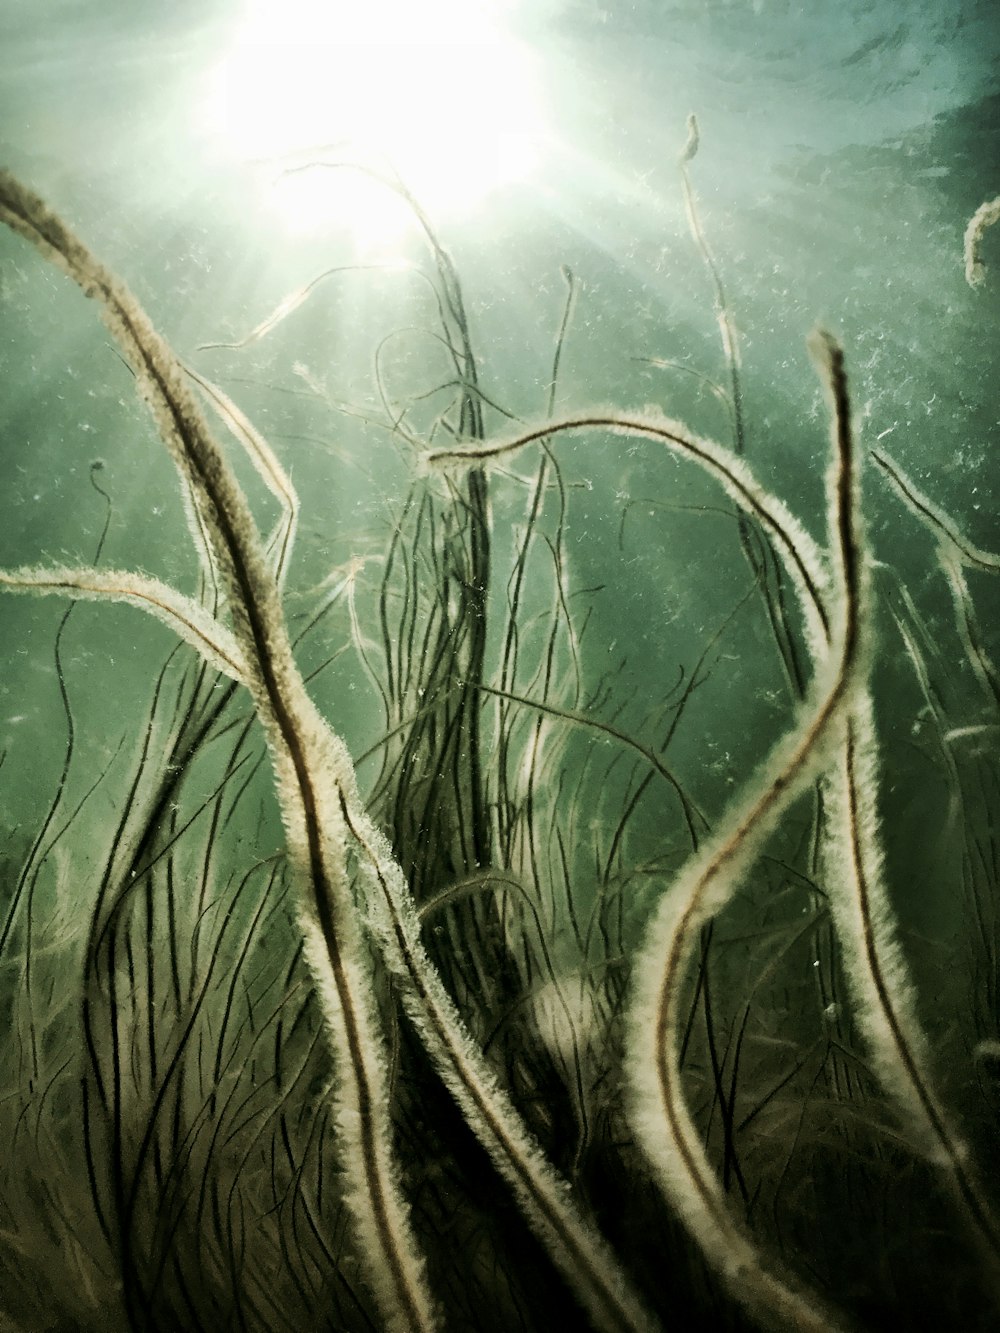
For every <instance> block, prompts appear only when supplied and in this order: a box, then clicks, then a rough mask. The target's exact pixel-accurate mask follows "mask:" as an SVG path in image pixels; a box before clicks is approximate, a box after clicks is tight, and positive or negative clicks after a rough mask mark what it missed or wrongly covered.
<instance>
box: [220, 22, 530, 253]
mask: <svg viewBox="0 0 1000 1333" xmlns="http://www.w3.org/2000/svg"><path fill="white" fill-rule="evenodd" d="M510 3H511V0H493V2H492V3H490V2H489V0H480V2H479V3H472V2H471V0H426V3H424V4H421V5H414V4H413V3H412V0H410V3H406V0H367V3H365V4H359V3H351V4H346V3H343V2H342V0H340V2H338V0H334V2H333V3H330V0H326V3H324V0H280V3H279V0H249V3H248V7H247V12H246V17H245V21H244V23H243V24H242V26H241V28H240V29H239V31H238V33H237V35H236V38H235V40H234V42H233V44H232V46H231V47H230V49H229V51H228V52H227V53H226V54H225V56H224V57H223V58H222V60H221V61H220V62H219V64H218V65H217V66H216V68H215V69H214V71H213V73H212V77H211V84H210V90H209V96H208V102H207V105H206V120H207V124H208V128H209V129H210V130H211V131H212V132H213V133H215V134H218V135H220V136H221V137H222V138H223V139H224V141H225V143H226V145H227V150H228V151H229V152H232V153H233V154H234V155H236V156H238V157H240V158H241V159H243V160H247V161H258V162H262V163H266V164H267V165H268V166H269V167H270V168H271V169H272V176H271V178H272V179H276V180H277V184H276V188H275V195H274V202H275V206H276V207H278V208H279V210H280V211H281V212H282V214H283V215H284V217H285V220H286V222H287V223H288V225H289V226H291V227H293V228H294V229H297V230H307V229H311V228H313V227H317V226H321V225H325V224H326V223H328V222H329V221H331V220H333V219H334V218H337V219H339V220H340V221H341V222H344V221H347V218H346V217H345V213H347V212H351V217H350V224H351V225H352V227H353V229H354V231H355V234H356V235H357V236H358V238H359V241H361V242H363V243H365V244H367V243H369V242H373V243H375V244H382V243H384V241H385V239H386V233H387V232H391V231H392V230H393V229H394V228H395V227H396V226H397V225H398V223H399V219H400V217H401V214H400V212H399V210H398V209H395V208H394V207H393V205H392V203H391V202H389V201H386V200H384V198H383V199H382V201H381V202H379V194H378V192H376V191H373V190H370V189H365V188H364V187H363V186H359V184H358V180H357V173H354V172H340V171H330V170H328V169H319V168H318V169H316V170H309V169H305V170H296V171H295V172H293V173H291V174H290V175H283V174H282V173H281V167H282V166H283V165H287V164H291V163H294V164H295V165H296V166H297V167H302V166H303V165H307V164H308V163H309V162H310V161H311V160H312V159H313V158H315V160H317V161H320V160H321V161H324V162H329V161H332V160H335V159H336V157H337V155H338V154H342V155H343V156H344V157H345V158H349V159H351V160H354V161H360V160H368V161H372V162H374V163H376V164H384V163H386V162H388V163H391V166H392V168H393V169H394V170H395V171H397V172H398V173H399V175H400V177H401V178H402V179H403V180H404V181H405V182H406V184H407V185H408V186H409V187H410V189H412V191H413V192H414V194H415V195H416V196H417V197H418V198H419V199H420V200H421V202H422V203H423V204H424V205H425V206H426V207H427V208H428V210H429V211H430V212H431V213H432V214H433V215H434V216H435V217H436V218H441V217H442V216H444V215H450V216H454V215H455V214H456V213H463V212H466V211H469V210H471V209H473V208H474V207H476V205H477V204H479V203H481V201H482V200H483V198H484V197H485V196H486V195H487V194H489V193H490V191H492V190H494V189H496V188H497V187H498V186H501V185H503V184H506V183H508V182H510V181H513V180H517V179H523V178H524V177H525V176H527V175H529V174H530V173H531V171H532V170H533V169H534V168H535V167H536V165H537V162H538V158H539V153H540V145H541V142H542V139H543V137H544V125H543V119H542V112H541V101H540V97H539V95H538V79H537V77H536V74H535V70H534V65H533V61H532V59H531V55H530V52H529V51H528V50H527V49H526V48H525V47H524V46H523V45H522V44H520V43H519V42H518V41H517V40H516V39H514V38H513V37H512V36H510V35H508V33H507V32H506V31H505V28H504V19H505V17H506V16H507V14H508V13H509V8H510ZM331 145H336V148H331V147H330V146H331ZM352 177H353V178H354V179H353V180H352V179H351V178H352ZM385 193H386V192H384V191H383V192H382V195H383V196H384V194H385ZM383 209H384V210H385V212H384V216H381V215H380V214H381V211H382V210H383ZM352 210H353V211H352Z"/></svg>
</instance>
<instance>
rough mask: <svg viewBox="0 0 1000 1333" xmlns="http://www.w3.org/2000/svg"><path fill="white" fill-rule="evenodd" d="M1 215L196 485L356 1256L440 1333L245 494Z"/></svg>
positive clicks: (309, 731)
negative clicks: (270, 817) (64, 295)
mask: <svg viewBox="0 0 1000 1333" xmlns="http://www.w3.org/2000/svg"><path fill="white" fill-rule="evenodd" d="M0 220H2V221H4V222H6V223H7V225H9V226H10V227H11V228H12V229H13V230H14V231H16V232H18V233H19V234H20V235H22V236H23V237H25V238H26V239H27V240H28V241H30V242H31V243H32V244H33V245H34V246H35V247H36V248H37V249H38V250H39V251H40V252H41V253H42V254H43V255H44V256H45V257H46V258H49V259H51V260H52V261H53V262H55V263H56V264H57V265H58V266H59V267H60V268H62V269H64V270H65V271H66V272H67V273H68V274H69V276H70V277H72V278H73V279H74V281H76V282H77V283H78V284H79V286H80V287H81V288H82V290H83V291H84V293H85V294H86V295H87V296H91V297H95V298H96V299H97V300H98V301H99V302H100V305H101V307H102V311H103V314H104V317H105V321H106V323H107V324H108V326H109V328H110V330H111V332H112V334H113V335H114V336H115V338H116V340H117V342H118V344H119V346H120V347H121V349H122V352H123V353H124V355H125V357H126V360H127V361H128V363H129V365H130V366H131V368H132V370H133V371H134V373H135V375H136V378H137V382H138V385H139V388H140V391H141V393H142V394H143V396H144V398H145V399H146V400H147V403H148V404H149V406H150V408H151V410H152V412H153V415H154V418H155V420H156V422H157V425H158V427H159V430H160V434H161V436H162V438H163V441H164V443H165V444H166V446H167V448H168V450H169V452H170V454H171V457H172V458H173V461H174V463H175V465H176V467H177V469H178V471H179V472H180V474H181V476H182V478H184V480H185V481H186V483H187V485H188V486H189V487H190V492H191V497H192V502H193V505H194V508H195V510H196V512H197V517H198V519H199V520H200V522H201V524H202V525H203V526H204V530H205V532H206V533H207V538H208V543H209V545H210V546H211V549H212V552H213V554H214V556H215V558H216V560H217V563H218V565H219V568H220V571H221V574H222V577H223V580H224V585H225V587H226V590H227V593H228V596H229V612H230V615H231V617H232V621H233V629H234V632H235V637H236V640H237V642H238V643H239V645H240V647H241V649H242V652H243V655H244V658H245V662H246V667H247V670H246V684H247V686H248V688H249V690H250V693H251V695H252V697H253V699H254V703H255V706H256V709H257V712H258V715H259V717H260V719H261V722H262V724H263V726H264V730H265V734H266V736H267V740H268V746H269V749H270V751H271V758H272V763H273V766H274V773H275V782H276V786H277V790H278V796H279V801H280V804H281V810H282V817H283V820H284V823H285V829H286V834H287V838H288V852H289V860H290V863H291V865H292V868H293V874H294V878H295V880H296V881H297V883H298V885H299V891H300V915H301V919H302V926H303V933H304V936H305V940H306V951H307V955H308V958H309V962H310V965H311V967H312V970H313V974H314V977H315V979H316V982H317V993H318V996H319V999H320V1003H321V1007H322V1010H323V1013H324V1016H325V1019H326V1022H327V1024H328V1027H329V1030H330V1032H331V1035H332V1037H333V1039H334V1045H335V1048H336V1052H337V1069H336V1077H337V1099H338V1108H339V1131H340V1136H341V1160H342V1163H343V1168H344V1172H345V1179H346V1182H347V1188H346V1197H347V1202H348V1206H349V1207H350V1209H351V1212H352V1215H353V1218H354V1222H355V1226H356V1230H357V1239H358V1249H359V1252H360V1253H359V1257H360V1258H361V1260H362V1262H363V1263H364V1264H365V1265H366V1267H367V1271H368V1278H369V1281H370V1284H371V1287H372V1290H373V1294H374V1296H375V1299H376V1302H377V1304H378V1306H379V1308H380V1311H381V1313H382V1317H383V1319H384V1321H385V1325H386V1328H387V1329H389V1330H392V1333H414V1330H430V1329H432V1328H434V1327H435V1325H436V1318H435V1314H434V1308H433V1303H432V1301H431V1298H430V1294H429V1292H428V1290H427V1287H426V1283H425V1279H424V1273H423V1265H422V1261H421V1259H420V1257H419V1256H418V1253H417V1249H416V1244H415V1241H414V1238H413V1235H412V1231H411V1227H410V1222H409V1218H408V1215H407V1209H406V1207H405V1204H404V1202H403V1199H402V1195H401V1192H400V1187H399V1181H398V1171H397V1168H396V1166H395V1164H394V1162H393V1157H392V1149H391V1126H390V1121H389V1108H388V1098H387V1090H386V1086H385V1057H384V1055H383V1053H382V1051H381V1039H380V1035H379V1031H378V1022H377V1018H376V1015H375V1001H374V995H373V991H372V980H371V975H370V968H369V965H368V963H367V962H366V960H365V954H364V949H363V946H362V942H361V936H360V931H359V929H358V925H357V922H356V919H355V916H354V912H353V904H352V902H351V894H350V885H349V882H348V878H347V874H346V846H345V841H344V825H343V820H342V818H341V814H340V807H339V804H338V802H337V801H336V800H335V799H334V791H333V787H332V784H331V783H330V782H329V781H321V779H320V777H319V775H321V774H326V773H329V772H330V771H331V763H332V761H333V759H334V756H333V754H332V753H331V745H330V735H329V731H328V728H327V727H326V724H325V723H324V721H323V720H322V718H321V717H320V716H319V715H318V713H316V711H315V709H314V707H313V705H312V702H311V700H310V699H309V697H308V695H307V693H306V691H305V687H304V685H303V683H302V680H301V677H300V676H299V674H298V671H297V668H296V667H295V665H294V659H293V657H292V652H291V645H290V643H289V641H288V634H287V630H286V627H285V623H284V618H283V615H282V612H281V607H280V603H279V601H278V595H277V587H276V584H275V580H274V577H273V575H272V574H271V573H270V571H269V570H268V568H267V565H266V559H265V556H264V552H263V549H262V547H261V543H260V539H259V537H258V535H257V532H256V528H255V525H254V522H253V519H252V517H251V515H250V511H249V507H248V505H247V502H246V499H245V497H244V496H243V494H242V491H241V490H240V489H239V486H238V484H237V482H236V480H235V477H234V475H233V474H232V472H231V470H230V469H229V466H228V464H227V463H226V461H225V458H224V456H223V454H222V452H221V450H220V449H219V447H218V445H217V444H216V442H215V440H214V438H213V437H212V435H211V432H210V431H209V428H208V426H207V424H206V422H205V420H204V417H203V416H202V413H201V411H200V409H199V408H198V405H197V404H196V402H195V401H194V399H193V398H192V396H191V394H190V393H189V391H188V389H187V387H186V384H185V382H184V374H183V371H182V369H181V367H180V366H179V364H178V362H177V361H176V358H175V357H174V356H173V354H172V353H171V352H170V351H169V349H168V348H167V346H166V344H165V343H164V342H163V341H162V340H161V339H160V337H159V336H158V335H157V334H156V332H155V331H154V330H153V328H152V325H151V324H150V322H149V320H148V319H147V317H146V315H145V314H144V312H143V311H142V310H141V308H140V307H139V305H138V303H137V302H136V301H135V300H134V298H133V297H132V296H131V294H130V293H129V292H128V291H127V290H126V289H125V288H124V287H123V286H122V285H121V284H120V283H118V282H117V280H116V279H114V278H113V277H112V276H111V275H110V274H109V273H108V272H107V271H106V270H105V269H104V268H103V267H102V266H101V265H100V264H99V263H98V262H97V260H96V259H95V258H94V257H93V256H92V255H91V254H90V253H89V251H87V250H86V248H85V247H84V246H83V245H82V243H81V242H80V241H79V240H78V239H77V238H76V237H75V236H74V235H72V233H70V232H69V230H68V229H67V228H66V227H65V226H64V224H63V223H62V222H61V221H60V220H59V219H58V218H56V217H55V215H54V214H52V213H51V212H50V211H49V210H48V208H46V206H45V205H44V203H43V202H42V201H41V200H40V199H39V198H38V197H37V196H36V195H33V194H32V193H31V192H30V191H29V190H27V189H26V188H25V187H24V186H22V185H21V184H20V183H19V182H18V181H16V180H15V179H14V178H13V177H12V176H10V175H9V174H8V173H2V174H0ZM194 535H195V537H196V539H197V535H198V534H197V533H195V534H194Z"/></svg>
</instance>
